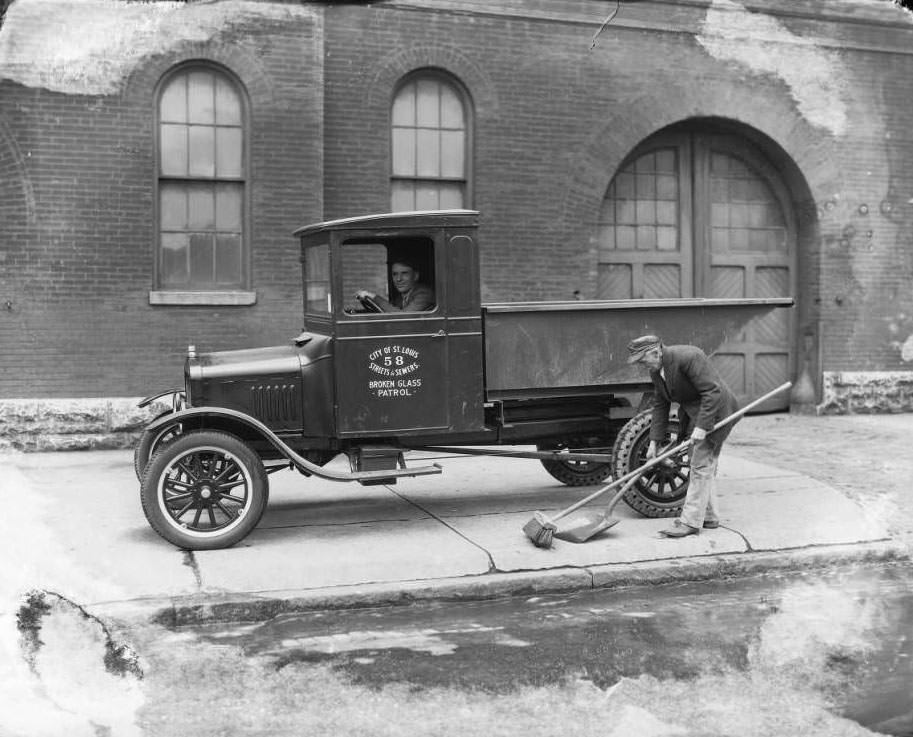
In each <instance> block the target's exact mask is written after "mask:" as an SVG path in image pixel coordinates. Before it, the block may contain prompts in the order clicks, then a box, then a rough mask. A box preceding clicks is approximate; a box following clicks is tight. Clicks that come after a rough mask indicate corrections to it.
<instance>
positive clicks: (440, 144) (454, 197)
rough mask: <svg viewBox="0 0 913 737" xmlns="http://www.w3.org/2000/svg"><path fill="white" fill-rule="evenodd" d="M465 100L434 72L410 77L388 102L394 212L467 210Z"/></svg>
mask: <svg viewBox="0 0 913 737" xmlns="http://www.w3.org/2000/svg"><path fill="white" fill-rule="evenodd" d="M468 118H469V115H468V104H467V100H466V96H465V95H464V94H463V93H462V91H461V90H460V89H459V88H458V87H457V85H456V84H454V83H453V82H452V81H450V80H449V79H448V78H446V77H444V76H443V75H441V74H439V73H434V72H425V73H421V74H417V75H414V76H411V77H409V78H407V79H406V81H405V82H404V83H403V84H402V85H401V86H400V87H399V88H398V89H397V91H396V95H395V96H394V99H393V109H392V115H391V123H392V140H391V149H392V156H391V161H392V166H393V171H392V174H391V181H390V191H391V195H390V200H391V207H392V209H393V210H394V211H402V210H436V209H449V208H462V207H469V204H470V194H469V174H468V169H469V155H468V152H469V120H468Z"/></svg>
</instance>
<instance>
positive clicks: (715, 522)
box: [704, 519, 720, 530]
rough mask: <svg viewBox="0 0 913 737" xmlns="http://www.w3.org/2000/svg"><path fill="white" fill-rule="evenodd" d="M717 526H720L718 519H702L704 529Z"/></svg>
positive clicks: (711, 528)
mask: <svg viewBox="0 0 913 737" xmlns="http://www.w3.org/2000/svg"><path fill="white" fill-rule="evenodd" d="M719 526H720V521H719V520H718V519H714V520H705V521H704V529H705V530H715V529H716V528H717V527H719Z"/></svg>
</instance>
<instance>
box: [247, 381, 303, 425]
mask: <svg viewBox="0 0 913 737" xmlns="http://www.w3.org/2000/svg"><path fill="white" fill-rule="evenodd" d="M297 398H298V391H297V387H296V386H295V385H294V384H259V385H256V386H252V387H251V388H250V408H251V413H252V414H253V415H254V417H256V418H257V419H259V420H264V421H270V422H292V421H293V420H295V419H297V418H298V402H297Z"/></svg>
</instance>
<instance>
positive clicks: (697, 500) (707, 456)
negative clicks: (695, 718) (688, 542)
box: [679, 425, 732, 529]
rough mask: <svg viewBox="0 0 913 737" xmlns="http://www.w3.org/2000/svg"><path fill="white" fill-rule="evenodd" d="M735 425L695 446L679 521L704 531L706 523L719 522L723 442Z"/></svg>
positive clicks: (723, 428)
mask: <svg viewBox="0 0 913 737" xmlns="http://www.w3.org/2000/svg"><path fill="white" fill-rule="evenodd" d="M731 430H732V425H727V426H725V427H721V428H720V429H719V430H716V431H714V432H712V433H710V434H709V435H707V436H706V437H705V438H704V439H703V440H699V441H698V442H696V443H695V444H694V445H693V446H691V463H690V466H691V474H690V481H689V483H688V492H687V494H686V495H685V503H684V506H682V512H681V515H680V517H679V519H680V520H681V521H682V522H683V523H684V524H686V525H688V526H690V527H697V528H698V529H700V528H701V527H702V526H703V524H704V522H719V519H720V516H719V512H718V510H717V506H716V474H717V468H718V466H719V460H720V452H721V451H722V450H723V441H725V440H726V438H727V437H728V436H729V433H730V431H731Z"/></svg>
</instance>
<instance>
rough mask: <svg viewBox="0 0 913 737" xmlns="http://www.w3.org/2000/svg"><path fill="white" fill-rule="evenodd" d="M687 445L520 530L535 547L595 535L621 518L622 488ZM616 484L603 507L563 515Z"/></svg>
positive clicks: (776, 391)
mask: <svg viewBox="0 0 913 737" xmlns="http://www.w3.org/2000/svg"><path fill="white" fill-rule="evenodd" d="M791 386H792V382H789V381H787V382H786V383H785V384H781V385H780V386H778V387H777V388H776V389H773V390H771V391H769V392H767V394H765V395H764V396H762V397H759V398H758V399H755V400H754V401H753V402H751V403H750V404H746V405H745V406H744V407H742V409H740V410H738V411H737V412H733V413H732V414H731V415H729V416H728V417H724V418H723V419H722V420H720V421H719V422H717V423H716V424H715V425H714V426H713V430H711V431H710V432H714V431H715V430H719V429H720V428H721V427H724V426H725V425H728V424H729V423H730V422H733V421H734V420H735V419H737V418H739V417H741V416H742V415H744V414H745V413H746V412H749V411H751V410H752V409H754V408H755V407H757V406H758V405H759V404H761V403H762V402H766V401H767V400H768V399H770V398H771V397H773V396H776V395H777V394H779V393H780V392H783V391H786V390H787V389H789V388H790V387H791ZM690 446H691V440H690V438H689V439H688V440H685V441H683V442H681V443H679V444H678V445H676V446H675V447H673V448H669V449H667V450H665V451H663V452H662V453H660V454H659V455H657V456H654V457H653V458H651V459H650V460H649V461H647V462H646V463H644V464H643V465H642V466H640V467H639V468H635V469H634V470H633V471H629V472H628V473H626V474H625V475H624V476H622V477H621V478H619V479H616V480H615V481H612V482H611V483H609V484H606V485H605V486H603V487H602V488H600V489H597V490H596V491H594V492H593V493H592V494H590V495H589V496H586V497H584V498H583V499H581V500H580V501H579V502H576V503H575V504H572V505H571V506H569V507H568V508H567V509H562V510H561V511H560V512H558V513H557V514H555V515H553V516H552V517H551V518H549V517H546V516H545V514H543V513H542V512H536V513H535V514H534V515H533V517H532V519H530V520H529V522H527V523H526V524H525V525H523V532H524V533H526V536H527V537H528V538H529V539H530V540H532V542H533V545H535V546H536V547H537V548H550V547H551V546H552V540H553V538H555V537H558V538H560V539H562V540H568V541H569V542H575V543H582V542H585V541H587V540H589V539H590V538H591V537H593V536H594V535H597V534H598V533H600V532H602V531H604V530H607V529H609V528H610V527H612V526H614V525H616V524H618V523H619V522H620V521H621V520H619V519H617V518H615V517H612V511H613V510H614V509H615V505H616V504H618V502H619V501H621V499H622V498H623V497H624V495H625V492H626V491H627V490H628V489H630V488H631V487H632V486H633V485H634V484H635V483H636V482H637V480H638V479H640V477H641V476H643V475H644V473H645V472H647V471H649V470H650V469H651V468H653V466H656V465H658V464H660V463H662V462H663V461H666V460H667V459H669V458H672V457H673V456H677V455H679V454H681V453H684V452H685V451H686V450H687V449H688V448H689V447H690ZM622 485H623V486H622ZM619 486H622V489H621V491H619V492H618V493H617V494H616V495H615V496H614V497H612V500H611V501H610V502H609V504H608V506H607V507H606V508H605V510H603V511H598V510H585V511H583V512H580V513H579V514H577V515H576V516H575V517H573V518H571V519H566V518H567V517H568V516H569V515H570V514H571V513H573V512H576V511H577V510H578V509H580V508H581V507H582V506H584V505H586V504H589V503H590V502H591V501H593V500H594V499H597V498H599V497H600V496H602V495H603V494H605V493H606V492H608V491H611V490H612V489H615V488H617V487H619ZM561 519H564V520H565V523H564V524H563V525H561V526H560V527H559V526H558V525H557V524H555V523H556V522H557V521H558V520H561Z"/></svg>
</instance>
